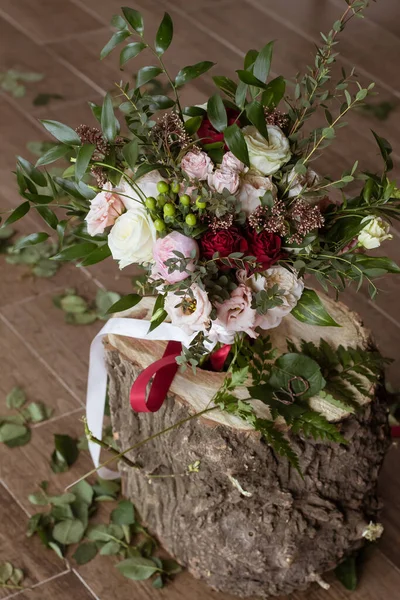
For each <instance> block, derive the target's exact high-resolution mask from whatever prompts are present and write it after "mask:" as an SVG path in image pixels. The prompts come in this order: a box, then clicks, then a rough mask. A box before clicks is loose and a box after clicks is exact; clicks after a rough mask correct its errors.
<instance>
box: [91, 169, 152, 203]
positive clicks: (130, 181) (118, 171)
mask: <svg viewBox="0 0 400 600" xmlns="http://www.w3.org/2000/svg"><path fill="white" fill-rule="evenodd" d="M93 164H94V165H96V166H99V167H107V169H111V170H112V171H116V172H117V173H120V174H121V175H122V177H123V178H124V179H126V180H127V182H128V183H129V184H130V185H131V186H132V187H133V189H134V190H136V191H137V193H138V194H139V196H140V197H141V198H142V201H143V200H146V196H145V195H144V194H143V192H142V190H141V189H140V187H139V186H138V185H137V183H135V182H134V181H133V179H132V178H131V177H129V176H128V175H127V174H126V173H124V171H121V169H117V167H113V166H112V165H108V164H107V163H103V162H95V163H93ZM132 200H134V198H132ZM142 203H143V202H142Z"/></svg>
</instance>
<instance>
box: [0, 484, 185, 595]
mask: <svg viewBox="0 0 400 600" xmlns="http://www.w3.org/2000/svg"><path fill="white" fill-rule="evenodd" d="M120 491H121V489H120V484H119V482H116V481H105V480H102V479H98V480H97V482H96V483H94V484H93V485H90V484H89V483H88V482H87V481H81V482H79V483H78V484H76V485H74V486H73V487H72V488H71V489H70V492H69V493H65V494H61V495H50V494H49V493H48V483H47V482H42V483H41V484H40V488H39V492H37V493H34V494H30V495H29V501H30V502H31V503H32V504H34V505H36V506H42V507H47V511H45V512H40V513H37V514H35V515H33V516H32V517H31V518H30V519H29V522H28V529H27V536H28V537H32V536H33V535H38V536H39V538H40V540H41V541H42V543H43V544H44V545H45V546H47V547H48V548H50V549H52V550H53V551H54V552H56V554H57V555H58V556H59V557H60V558H63V557H64V556H66V554H67V552H68V550H69V546H75V545H76V544H79V545H78V546H77V547H75V551H74V553H73V554H72V558H73V559H74V560H75V562H76V563H77V564H78V565H84V564H86V563H88V562H90V561H91V560H93V559H94V558H95V557H96V556H97V554H100V555H102V556H117V557H118V559H119V562H117V563H115V566H116V568H117V569H118V571H119V572H120V573H121V574H122V575H123V576H124V577H127V578H128V579H133V580H136V581H142V580H145V579H150V578H151V577H152V576H153V575H155V574H157V575H158V577H157V583H156V584H155V587H163V585H164V583H165V582H166V581H167V580H168V579H169V578H171V577H172V576H173V575H175V574H176V573H179V571H180V570H181V568H180V566H179V565H178V564H177V563H176V562H175V561H174V560H171V559H160V558H158V557H157V556H156V554H155V553H156V551H157V543H156V541H155V540H154V539H153V538H152V537H151V536H150V535H149V533H148V532H147V530H146V529H145V528H144V527H143V526H142V525H141V524H140V522H139V521H138V520H137V519H136V518H135V508H134V506H133V504H132V503H131V502H130V501H129V500H125V499H121V497H120ZM105 500H107V501H109V502H118V504H117V505H116V507H115V509H114V510H113V511H112V512H111V515H110V521H109V523H98V520H96V521H95V523H92V522H91V519H92V517H94V516H95V515H96V512H97V507H98V503H99V502H102V501H105ZM8 569H9V568H8ZM6 574H8V571H7V573H6ZM1 580H2V578H1V569H0V584H1ZM154 581H156V579H154Z"/></svg>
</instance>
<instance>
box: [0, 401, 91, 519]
mask: <svg viewBox="0 0 400 600" xmlns="http://www.w3.org/2000/svg"><path fill="white" fill-rule="evenodd" d="M82 416H83V411H78V412H75V413H74V414H70V415H67V416H64V417H61V418H59V419H57V420H53V421H49V422H48V423H46V422H44V423H41V424H40V425H39V426H36V427H34V428H33V430H32V439H31V441H30V442H29V444H26V445H25V446H20V447H17V448H8V447H7V446H5V445H4V444H2V445H1V446H0V453H1V454H0V455H1V461H0V464H1V466H0V479H2V480H3V482H4V484H5V485H6V486H7V488H8V489H9V490H10V493H11V494H12V495H13V496H14V497H16V498H17V499H18V502H19V503H20V504H21V505H22V506H23V507H24V509H25V510H26V511H28V512H29V514H33V513H35V512H37V507H36V506H33V505H32V504H30V502H29V501H28V495H29V494H31V493H32V492H34V491H37V490H38V485H39V483H40V482H41V481H48V482H49V490H50V491H53V492H54V493H55V494H57V493H62V492H63V490H64V489H65V487H66V486H67V485H69V484H71V483H73V482H74V481H76V480H77V479H79V477H81V476H82V475H84V474H85V473H87V472H88V471H90V469H92V468H93V463H92V462H91V459H90V457H89V453H88V452H86V451H82V452H80V455H79V458H78V460H77V462H76V463H75V464H74V465H73V466H72V467H70V469H69V470H68V471H67V472H66V473H53V471H52V470H51V468H50V458H51V454H52V452H53V450H54V434H55V433H57V434H63V435H69V436H71V437H73V438H79V437H80V436H81V435H83V424H82V420H81V419H82Z"/></svg>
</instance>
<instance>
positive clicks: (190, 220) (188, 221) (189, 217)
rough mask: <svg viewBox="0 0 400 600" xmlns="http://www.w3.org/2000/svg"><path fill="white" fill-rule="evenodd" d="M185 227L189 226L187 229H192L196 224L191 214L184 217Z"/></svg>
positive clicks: (194, 217) (194, 216)
mask: <svg viewBox="0 0 400 600" xmlns="http://www.w3.org/2000/svg"><path fill="white" fill-rule="evenodd" d="M185 221H186V225H189V227H194V226H195V225H196V223H197V219H196V215H194V214H193V213H189V214H188V215H186V219H185Z"/></svg>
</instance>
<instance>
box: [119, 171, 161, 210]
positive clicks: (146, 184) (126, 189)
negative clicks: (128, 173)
mask: <svg viewBox="0 0 400 600" xmlns="http://www.w3.org/2000/svg"><path fill="white" fill-rule="evenodd" d="M159 181H165V179H163V177H161V175H160V173H159V172H158V171H150V173H147V174H146V175H143V177H140V179H138V180H137V181H136V182H135V183H136V186H137V187H138V188H140V190H141V191H142V194H143V197H142V196H141V195H140V194H139V192H138V190H137V187H136V186H132V185H131V184H130V183H129V182H128V181H127V180H126V179H125V178H123V179H121V183H120V185H119V187H118V189H119V190H121V191H122V192H123V193H124V194H126V196H121V200H122V201H123V203H124V204H125V206H126V208H127V210H129V209H131V208H132V209H134V208H136V207H137V206H139V202H141V203H142V202H144V199H143V198H149V196H153V197H157V196H158V193H159V192H158V191H157V183H158V182H159ZM128 196H129V197H128Z"/></svg>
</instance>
